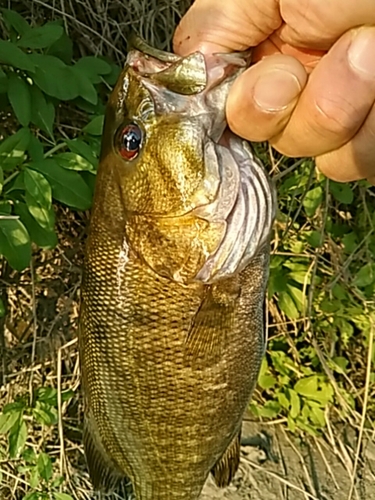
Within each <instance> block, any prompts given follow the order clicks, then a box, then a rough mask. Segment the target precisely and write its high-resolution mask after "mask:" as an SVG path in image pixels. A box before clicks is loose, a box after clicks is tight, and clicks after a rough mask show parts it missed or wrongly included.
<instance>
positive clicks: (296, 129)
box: [174, 0, 375, 184]
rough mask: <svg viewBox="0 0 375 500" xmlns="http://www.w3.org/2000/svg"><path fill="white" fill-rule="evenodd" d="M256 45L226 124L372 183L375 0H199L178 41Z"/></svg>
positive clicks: (210, 46)
mask: <svg viewBox="0 0 375 500" xmlns="http://www.w3.org/2000/svg"><path fill="white" fill-rule="evenodd" d="M248 47H255V50H254V62H255V64H254V65H253V66H252V67H251V68H249V69H248V70H247V71H246V72H245V73H243V74H242V75H241V76H240V77H239V78H237V80H236V81H235V82H234V84H233V87H232V89H231V92H230V94H229V97H228V101H227V109H226V113H227V120H228V124H229V127H230V128H231V129H232V130H233V131H234V132H235V133H237V134H238V135H240V136H242V137H245V138H246V139H248V140H250V141H264V140H268V141H269V142H270V144H271V145H272V146H273V147H274V148H275V149H277V150H278V151H280V152H281V153H283V154H285V155H287V156H291V157H299V156H314V157H316V163H317V167H318V168H319V170H320V171H321V172H323V173H324V174H325V175H327V176H328V177H329V178H331V179H333V180H336V181H340V182H345V181H353V180H357V179H366V178H367V179H368V180H369V181H370V182H372V183H373V184H375V7H374V2H373V0H356V2H353V0H330V1H325V0H196V1H195V2H194V4H193V6H192V7H191V8H190V10H189V11H188V12H187V14H186V15H185V17H184V18H183V19H182V21H181V23H180V25H179V26H178V28H177V30H176V33H175V37H174V50H175V52H176V53H177V54H180V55H187V54H189V53H191V52H194V51H197V50H200V51H201V52H203V53H213V52H231V51H237V50H244V49H247V48H248Z"/></svg>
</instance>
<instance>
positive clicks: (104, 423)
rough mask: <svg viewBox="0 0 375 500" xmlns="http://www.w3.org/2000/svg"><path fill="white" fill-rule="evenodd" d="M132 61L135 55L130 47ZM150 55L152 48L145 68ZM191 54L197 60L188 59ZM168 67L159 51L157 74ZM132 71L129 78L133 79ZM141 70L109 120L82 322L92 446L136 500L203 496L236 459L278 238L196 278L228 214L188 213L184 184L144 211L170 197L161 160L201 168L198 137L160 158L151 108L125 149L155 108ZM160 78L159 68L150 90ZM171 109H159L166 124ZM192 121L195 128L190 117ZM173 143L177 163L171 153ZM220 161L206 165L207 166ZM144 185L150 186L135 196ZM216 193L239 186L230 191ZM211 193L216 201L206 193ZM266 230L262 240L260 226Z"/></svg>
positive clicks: (97, 470) (92, 466)
mask: <svg viewBox="0 0 375 500" xmlns="http://www.w3.org/2000/svg"><path fill="white" fill-rule="evenodd" d="M137 57H138V56H137ZM139 57H141V55H140V56H139ZM132 58H133V59H132V60H136V58H135V56H134V54H133V55H132ZM199 62H201V59H199ZM151 63H152V60H151V62H150V58H149V59H148V62H147V64H148V70H149V67H150V65H151ZM193 63H194V58H192V57H191V58H190V59H189V62H188V64H193ZM160 64H161V63H160V61H159V60H158V63H157V66H158V71H160ZM165 64H166V65H167V69H168V74H167V75H164V76H163V79H161V81H162V83H161V84H160V85H165V84H166V83H165V82H166V81H168V78H171V77H172V76H173V64H178V61H177V62H173V63H171V62H168V63H165ZM223 64H224V65H225V64H226V63H225V61H224V63H223ZM230 64H233V62H232V61H231V63H230ZM139 66H142V65H139ZM184 68H186V65H185V67H184ZM187 69H188V68H187ZM184 71H185V69H184ZM129 75H130V78H133V80H132V81H131V82H130V83H129V85H124V83H123V80H124V78H128V77H129ZM171 75H172V76H171ZM142 78H144V77H143V76H142V75H138V74H133V73H132V69H131V68H130V69H129V68H127V67H125V70H124V73H123V74H122V76H120V79H119V83H118V84H117V87H116V88H115V90H114V92H113V94H112V96H111V98H110V102H109V106H108V110H107V116H106V123H105V129H104V136H103V144H102V154H101V159H100V167H99V172H98V177H97V183H96V191H95V197H94V204H93V210H92V216H91V221H90V232H89V238H88V242H87V248H86V260H85V272H84V280H83V286H82V304H81V314H80V327H79V345H80V359H81V367H82V378H83V380H82V382H83V389H84V402H85V431H84V444H85V452H86V457H87V462H88V467H89V471H90V475H91V479H92V481H93V485H94V488H95V489H98V490H102V491H111V490H112V489H113V488H115V487H116V485H117V484H118V482H119V481H122V480H123V479H125V478H127V479H130V481H131V483H132V486H133V489H134V493H135V497H136V499H137V500H159V499H160V500H161V499H163V500H196V499H197V498H198V497H199V494H200V492H201V490H202V488H203V486H204V483H205V481H206V479H207V476H208V475H209V473H210V472H212V474H213V476H214V479H215V481H216V482H217V484H218V485H219V486H225V485H227V484H229V482H230V481H231V479H232V477H233V475H234V473H235V471H236V469H237V467H238V462H239V438H240V429H241V421H242V417H243V414H244V412H245V410H246V407H247V405H248V402H249V399H250V396H251V393H252V391H253V389H254V385H255V383H256V379H257V375H258V372H259V368H260V363H261V359H262V355H263V353H264V348H265V338H264V324H263V315H264V295H265V288H266V282H267V277H268V260H269V248H268V244H267V243H266V244H264V243H263V244H262V247H261V248H259V249H258V251H257V252H256V253H255V254H254V255H253V257H252V258H251V259H250V262H249V264H248V265H247V266H246V267H245V269H243V270H242V271H241V272H234V273H233V272H232V271H231V272H229V271H228V272H227V274H226V273H225V269H224V270H222V269H221V270H220V271H221V274H222V276H221V277H220V279H217V280H215V277H214V276H213V277H212V279H210V277H209V276H208V277H207V276H206V277H205V281H202V280H200V279H198V278H197V279H194V276H199V270H200V269H201V268H202V265H204V263H205V262H206V260H207V258H208V257H209V256H211V258H215V257H214V256H215V251H216V250H217V249H218V248H220V245H221V241H222V240H223V234H222V231H223V230H224V229H225V227H226V224H218V223H217V221H215V222H212V221H210V220H207V221H204V220H203V219H202V218H199V216H194V215H192V214H191V213H186V214H184V213H183V207H184V206H185V205H186V206H189V207H191V205H192V204H193V205H194V204H197V206H196V207H195V206H193V210H194V209H195V208H197V209H199V196H198V195H194V193H193V190H190V191H191V192H192V194H191V196H192V198H191V199H186V193H190V191H189V189H185V188H184V187H183V186H180V188H179V189H181V205H180V207H177V213H178V214H179V215H178V216H176V215H175V214H174V213H171V214H169V213H166V214H165V218H164V216H163V214H162V215H160V213H159V212H158V213H157V214H155V216H153V215H152V213H150V212H149V211H147V209H146V213H144V214H143V213H142V210H144V207H147V204H148V198H147V197H149V196H152V197H154V199H153V200H150V206H158V207H159V209H158V210H160V207H161V208H163V206H164V203H163V202H162V200H159V201H158V203H157V204H155V203H154V200H155V197H157V196H158V194H160V193H159V192H158V186H157V185H156V186H154V185H153V184H152V183H153V182H155V179H157V178H158V171H157V170H158V169H159V167H160V171H162V172H165V171H166V170H167V169H171V175H170V176H168V179H171V180H170V182H172V180H173V176H174V175H176V174H175V173H174V172H175V170H176V169H177V170H178V168H181V169H183V168H189V169H191V170H189V171H188V172H184V178H185V179H187V181H186V182H189V180H191V181H192V182H193V183H195V184H194V185H197V186H198V185H199V182H201V180H203V181H204V176H205V170H204V162H202V158H201V157H200V156H199V155H201V154H202V147H201V144H197V145H194V144H191V143H187V144H182V145H181V144H178V145H177V146H176V148H175V146H174V144H166V147H167V148H169V149H168V151H166V152H164V153H163V155H162V158H163V162H165V164H164V163H163V165H162V166H160V165H159V164H158V163H157V161H156V159H155V158H156V155H155V154H154V151H155V149H153V146H152V144H153V142H152V141H153V140H154V139H153V137H154V135H153V134H156V135H155V141H157V130H158V129H157V120H158V114H157V113H156V112H155V117H154V119H153V122H150V123H148V122H147V121H146V118H145V123H144V125H142V126H144V127H145V131H146V132H145V140H144V141H145V142H144V143H143V144H142V148H143V149H140V152H139V158H137V160H135V161H131V162H125V161H124V160H123V159H122V158H120V155H119V154H118V151H117V150H116V142H114V137H116V134H117V133H118V132H116V130H117V129H119V130H120V131H122V130H124V131H125V132H124V133H126V131H127V128H126V127H127V125H126V123H128V122H129V121H130V122H131V123H138V120H139V119H140V118H138V117H137V116H135V115H134V112H133V111H129V109H145V108H146V106H144V105H143V107H142V106H141V105H139V103H138V101H137V99H139V100H140V101H141V104H142V102H144V101H142V99H143V100H144V99H148V97H147V92H146V91H144V90H142V91H139V92H138V90H137V86H136V84H135V83H136V82H137V81H139V85H142ZM145 78H147V76H146V77H145ZM137 79H138V80H137ZM156 81H157V74H156V75H154V76H153V85H154V86H155V85H156V84H155V82H156ZM211 85H212V82H211ZM177 87H178V85H177ZM124 88H126V89H127V92H129V93H130V94H128V95H126V96H124V95H122V94H121V92H123V90H119V89H124ZM145 88H149V87H147V86H146V87H145ZM178 88H180V87H178ZM182 88H185V87H184V86H182ZM128 89H130V90H128ZM132 89H135V90H134V94H131V92H133V91H132ZM225 93H226V91H225V92H224V94H225ZM132 96H133V99H135V100H136V104H137V103H138V104H137V105H135V104H134V105H133V101H131V103H132V104H131V107H130V108H124V106H125V105H126V103H127V99H128V100H130V99H132ZM145 96H146V97H145ZM177 98H178V96H177V97H176V99H177ZM192 98H194V96H193V95H192ZM224 102H225V100H223V103H221V105H220V106H223V105H224ZM124 103H125V104H124ZM218 105H219V104H218ZM147 109H148V111H147V112H148V115H147V116H148V117H147V119H148V120H149V113H150V111H149V107H148V108H147ZM210 112H211V111H210ZM129 114H131V116H128V115H129ZM168 116H169V115H168V114H167V115H166V116H163V120H164V122H165V120H168ZM141 118H142V116H141ZM184 119H185V118H184ZM215 119H216V118H215V117H213V120H215ZM124 120H125V121H124ZM175 122H176V120H175V119H174V121H173V123H175ZM206 122H207V120H206ZM123 123H124V124H123ZM135 126H136V125H132V127H133V129H132V130H134V127H135ZM173 126H174V125H173ZM175 126H176V127H178V122H176V125H175ZM184 126H185V127H186V128H187V129H188V128H189V122H185V125H184ZM192 126H194V127H196V122H194V121H193V125H192ZM220 127H222V125H220ZM205 130H206V125H205ZM121 133H122V132H121ZM202 133H203V132H202ZM179 137H182V138H183V137H184V136H183V135H182V136H181V135H180V136H179ZM191 137H192V135H191V134H187V139H189V140H191ZM193 137H197V133H196V130H195V133H194V134H193ZM127 144H130V142H129V141H128V142H127ZM155 147H156V146H155ZM157 147H158V148H160V147H161V145H160V144H158V145H157ZM174 151H177V152H178V155H177V156H176V157H175V158H178V159H177V160H176V161H178V162H181V167H179V164H177V165H176V164H175V163H173V158H174V156H173V154H174ZM185 152H186V155H187V158H188V159H189V161H188V162H185V161H184V156H183V155H184V154H185ZM131 154H132V150H131ZM169 155H170V156H171V158H169ZM127 157H130V153H127ZM195 157H196V158H197V162H196V165H194V158H195ZM211 157H212V158H214V157H213V156H212V155H211ZM211 157H210V158H211ZM158 158H159V161H161V160H160V157H158ZM170 159H171V163H169V160H170ZM210 161H214V160H210ZM218 161H220V158H219V160H218ZM192 162H193V164H191V163H192ZM254 168H259V166H258V165H255V167H254ZM202 169H203V170H202ZM150 170H152V175H151V174H150V175H148V173H149V171H150ZM220 171H222V168H217V169H215V168H207V172H210V174H209V175H211V176H212V175H213V173H215V172H216V175H219V172H220ZM177 173H178V172H177ZM185 174H186V175H185ZM133 178H134V179H136V183H135V184H132V182H133V181H132V179H133ZM165 182H167V181H165ZM168 182H169V181H168ZM215 182H217V183H219V180H217V181H215ZM247 182H248V181H247ZM142 186H144V195H143V196H142V194H141V193H140V192H138V190H139V189H142ZM176 189H177V188H176V185H175V184H174V192H173V200H172V201H173V203H172V202H171V204H169V205H168V199H165V206H171V207H172V206H173V207H174V206H175V203H176V201H175V200H176V199H177V195H176V192H177V191H176ZM163 190H164V188H163ZM163 192H164V191H163ZM167 192H168V190H165V193H167ZM202 192H203V191H202ZM221 192H223V193H225V192H228V193H229V195H230V196H232V193H230V190H228V189H226V190H222V191H221ZM270 193H271V188H270ZM164 196H165V197H166V198H167V196H168V195H167V194H164ZM271 199H272V194H270V195H269V200H271ZM202 200H204V203H207V196H205V194H204V193H203V194H202ZM127 203H129V205H127ZM137 203H138V204H139V207H140V208H139V211H137V212H134V213H132V212H130V211H129V209H128V206H131V207H136V206H137ZM252 209H253V210H256V209H259V207H258V208H257V207H255V206H252ZM267 209H268V208H267ZM198 212H199V210H198ZM193 213H194V212H193ZM202 213H203V212H202ZM207 213H210V210H208V211H207ZM235 229H236V230H239V231H241V230H243V229H241V228H235ZM233 230H234V229H233V227H231V231H233ZM269 230H270V228H268V227H267V228H265V231H269ZM248 232H249V231H248ZM258 232H259V231H258ZM246 234H247V233H246ZM145 235H146V236H145ZM229 236H230V235H229ZM229 236H228V235H227V234H226V235H225V238H228V237H229ZM259 237H262V238H263V240H264V235H262V234H261V235H260V236H259ZM227 241H228V240H227ZM255 243H256V242H254V245H253V246H255V247H256V245H255ZM232 246H233V245H231V246H230V248H232ZM253 246H252V247H253ZM168 249H172V250H170V251H169V250H168ZM240 254H241V252H239V255H240ZM221 259H222V260H223V261H225V259H223V256H222V257H221ZM240 264H241V262H240V261H239V262H238V266H237V267H239V266H240ZM231 266H232V268H233V259H232V263H231ZM234 267H236V266H234Z"/></svg>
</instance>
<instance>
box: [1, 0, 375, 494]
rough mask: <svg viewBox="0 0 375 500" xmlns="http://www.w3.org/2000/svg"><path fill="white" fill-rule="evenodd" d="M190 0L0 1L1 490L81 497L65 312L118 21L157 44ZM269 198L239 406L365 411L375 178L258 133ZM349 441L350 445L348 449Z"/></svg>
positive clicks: (77, 417)
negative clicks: (255, 374) (373, 182)
mask: <svg viewBox="0 0 375 500" xmlns="http://www.w3.org/2000/svg"><path fill="white" fill-rule="evenodd" d="M189 3H190V2H189V1H188V0H142V1H140V0H128V1H127V2H120V1H118V0H117V1H116V0H107V1H95V0H77V1H74V2H73V1H70V0H61V1H60V2H56V1H54V0H46V1H45V2H43V1H42V0H34V1H27V0H24V1H21V0H19V1H8V2H4V1H3V2H2V5H3V6H4V8H2V9H1V12H0V254H1V257H0V266H1V276H0V286H1V289H0V293H1V295H0V297H1V298H0V359H1V365H0V412H1V413H0V498H1V499H24V500H40V499H50V498H53V499H55V500H71V499H72V498H76V499H82V498H90V496H89V495H90V494H89V492H90V482H89V479H88V476H87V472H86V469H85V463H84V458H83V451H82V445H81V431H82V406H81V398H80V388H79V366H78V358H77V341H76V324H77V316H78V303H79V286H80V279H81V269H82V255H83V247H84V241H85V237H86V232H87V225H88V215H89V212H88V211H89V209H90V205H91V199H92V193H93V188H94V183H95V173H96V169H97V165H98V154H99V148H100V134H101V129H102V124H103V113H104V107H105V102H106V98H107V97H108V94H109V92H110V89H111V87H112V86H113V85H114V83H115V81H116V78H117V75H118V73H119V71H120V67H121V66H122V64H123V63H124V60H125V57H126V35H127V33H128V31H129V28H132V29H135V30H136V31H138V32H139V33H140V34H141V35H142V36H143V37H144V38H146V39H147V40H148V41H149V42H150V43H151V44H153V45H155V46H157V47H159V48H162V49H166V48H168V47H169V46H170V40H171V36H172V33H173V30H174V28H175V26H176V24H177V22H178V20H179V19H180V17H181V15H182V14H183V13H184V12H185V10H186V9H187V8H188V6H189ZM255 148H256V151H257V154H258V156H259V157H260V158H261V159H262V161H263V162H264V164H265V165H266V168H267V169H268V171H269V172H270V174H271V175H272V177H273V179H274V181H275V183H276V186H277V192H278V199H279V210H278V215H277V221H276V224H275V228H274V234H273V241H272V261H271V275H270V282H269V292H268V336H269V343H268V350H267V354H266V357H265V359H264V362H263V365H262V369H261V375H260V378H259V385H258V388H257V390H256V393H255V396H254V400H253V402H252V404H251V408H250V415H251V416H252V417H251V418H253V419H260V420H261V421H264V422H267V423H268V424H270V425H273V424H276V423H282V424H283V425H284V426H285V428H287V429H288V432H290V433H292V434H293V435H294V436H300V437H301V436H305V435H306V434H307V435H311V436H326V437H327V436H328V440H329V441H330V443H331V445H332V447H337V446H338V447H339V448H340V450H341V453H344V452H343V449H342V446H344V449H345V445H343V444H342V443H341V442H340V443H338V435H337V433H336V431H335V429H336V428H338V427H339V426H340V425H341V424H342V423H349V424H350V425H351V426H352V428H353V429H354V430H355V433H356V436H357V440H356V443H357V444H356V448H355V450H354V451H353V450H352V451H353V453H352V455H351V457H349V458H348V460H349V462H350V463H351V465H350V466H348V467H349V469H350V474H351V477H352V483H353V484H354V481H355V471H356V468H357V467H358V466H359V464H360V463H361V444H362V438H363V437H364V436H365V435H366V433H367V434H368V433H370V432H372V431H373V429H374V416H375V398H374V393H375V370H374V361H375V350H374V332H375V330H374V328H375V299H374V298H375V232H374V226H375V188H374V187H371V186H370V185H369V184H368V183H366V182H365V181H361V182H356V183H352V184H338V183H335V182H332V181H329V180H327V179H326V178H324V177H323V176H322V175H320V174H319V173H318V172H317V171H316V169H315V165H314V162H313V160H311V159H308V158H306V159H298V160H293V159H287V158H284V157H282V156H280V155H279V154H278V153H277V152H275V151H273V150H272V149H270V148H269V147H268V146H267V145H266V144H261V145H256V146H255ZM349 455H350V454H349Z"/></svg>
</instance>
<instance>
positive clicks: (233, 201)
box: [191, 130, 276, 284]
mask: <svg viewBox="0 0 375 500" xmlns="http://www.w3.org/2000/svg"><path fill="white" fill-rule="evenodd" d="M223 144H226V145H223ZM207 163H209V164H210V169H209V170H211V171H213V170H215V169H216V170H217V171H218V176H219V178H220V183H219V187H218V192H217V196H216V198H215V200H214V201H213V202H212V203H209V204H206V205H201V206H199V207H197V208H195V209H194V210H193V211H192V212H191V213H192V214H193V215H195V216H197V217H199V218H201V219H204V220H206V221H207V222H209V223H210V222H221V223H222V224H221V227H222V228H223V230H222V235H221V239H220V241H219V243H218V245H217V248H216V249H215V251H214V252H213V253H212V254H211V255H209V256H208V258H207V259H206V261H205V263H204V265H203V266H202V268H201V269H200V270H199V271H198V273H197V274H196V276H195V278H194V281H200V282H203V283H207V284H209V283H214V282H215V281H217V280H221V279H224V278H228V277H230V276H233V275H234V274H236V273H238V272H240V271H242V270H243V269H244V268H245V267H246V266H247V265H248V264H249V262H250V261H251V260H252V259H253V258H254V257H255V256H256V255H257V254H258V253H259V252H260V251H261V250H262V248H263V247H264V246H265V244H266V243H267V242H268V241H269V238H270V233H271V229H272V224H273V221H274V218H275V214H276V193H275V188H274V185H273V183H272V181H271V179H270V178H269V176H268V174H267V173H266V172H265V170H264V168H263V166H262V164H261V163H260V161H259V160H258V159H257V158H256V157H255V155H254V153H253V152H252V150H251V149H250V146H249V144H248V143H247V142H246V141H244V140H242V139H241V138H239V137H238V136H236V135H234V134H233V133H231V132H229V131H228V130H227V131H226V132H225V133H224V135H223V139H222V140H221V141H220V143H214V142H210V143H208V144H207V146H206V164H207ZM213 164H215V165H216V166H215V167H214V166H213Z"/></svg>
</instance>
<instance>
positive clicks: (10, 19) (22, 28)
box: [1, 9, 30, 35]
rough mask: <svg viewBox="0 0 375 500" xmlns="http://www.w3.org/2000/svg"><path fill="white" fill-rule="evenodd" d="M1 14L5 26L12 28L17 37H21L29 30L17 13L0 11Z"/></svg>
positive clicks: (9, 10) (6, 10)
mask: <svg viewBox="0 0 375 500" xmlns="http://www.w3.org/2000/svg"><path fill="white" fill-rule="evenodd" d="M1 13H2V14H3V17H4V19H5V21H6V22H7V24H8V25H9V26H11V27H12V28H14V29H15V30H16V31H17V33H18V34H19V35H23V34H24V33H26V31H28V30H29V29H30V26H29V24H28V23H27V21H26V20H25V18H24V17H22V16H21V15H20V14H18V12H16V11H15V10H11V9H1Z"/></svg>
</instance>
